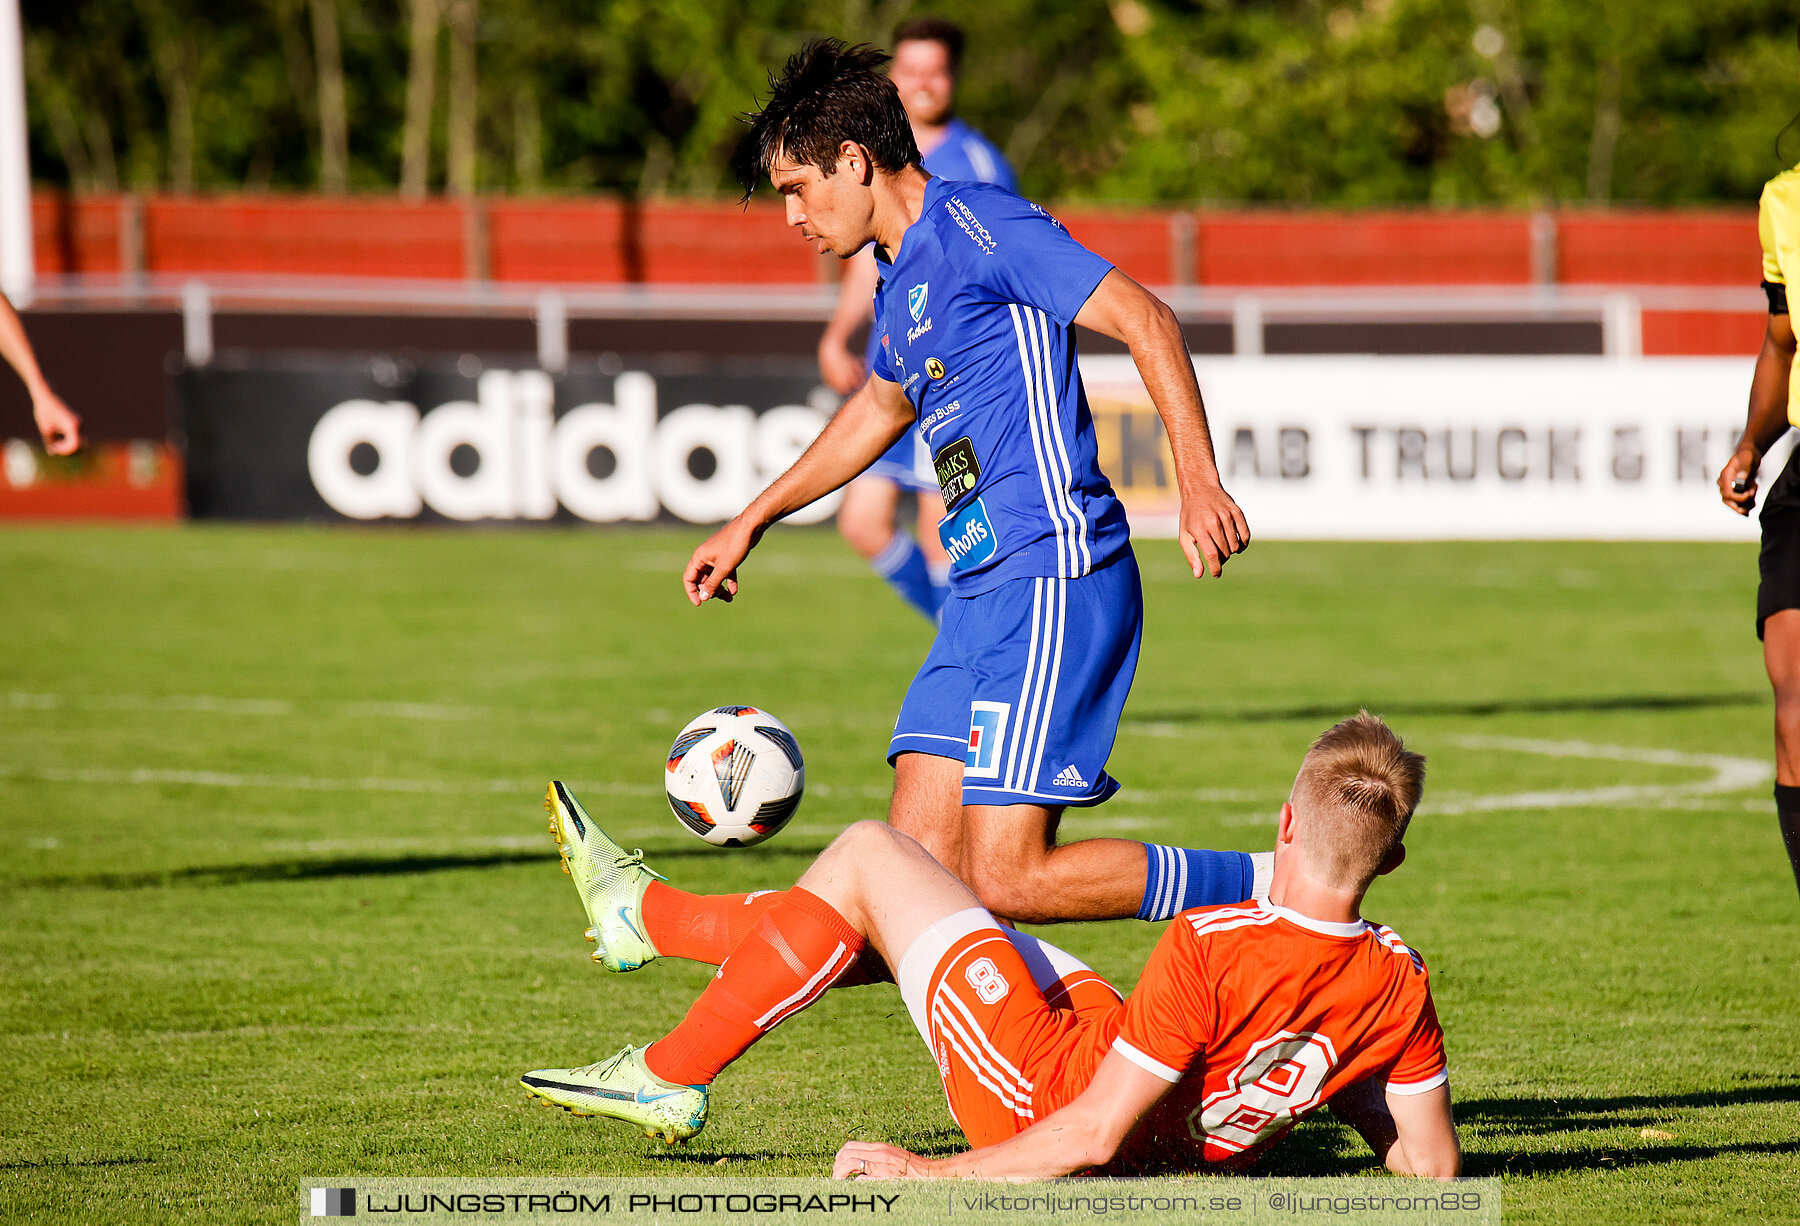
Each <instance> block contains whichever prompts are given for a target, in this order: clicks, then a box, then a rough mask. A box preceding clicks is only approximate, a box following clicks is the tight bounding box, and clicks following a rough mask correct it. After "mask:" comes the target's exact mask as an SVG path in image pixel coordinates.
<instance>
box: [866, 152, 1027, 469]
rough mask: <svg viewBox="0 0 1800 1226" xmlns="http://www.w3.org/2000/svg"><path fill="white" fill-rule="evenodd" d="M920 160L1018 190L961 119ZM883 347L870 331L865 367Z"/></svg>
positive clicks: (897, 455)
mask: <svg viewBox="0 0 1800 1226" xmlns="http://www.w3.org/2000/svg"><path fill="white" fill-rule="evenodd" d="M921 161H922V163H923V164H924V167H925V170H926V172H927V173H928V174H930V175H931V176H932V177H933V178H937V179H958V180H968V179H974V180H977V181H979V182H982V183H998V184H999V185H1000V186H1001V187H1004V188H1005V189H1006V190H1007V191H1009V192H1016V191H1018V190H1019V183H1018V180H1017V179H1015V178H1014V177H1013V168H1012V163H1010V162H1008V161H1007V160H1006V158H1005V157H1003V156H1002V155H1001V153H1000V151H999V150H998V149H996V148H994V145H993V142H991V141H990V140H988V138H987V137H985V136H983V135H982V134H981V133H979V132H977V131H976V130H975V129H974V128H971V127H970V126H969V125H968V124H966V123H964V122H963V121H962V120H960V119H952V120H951V121H950V122H949V124H947V125H946V126H945V128H944V139H943V140H941V141H939V142H938V143H937V144H935V145H933V146H932V147H931V152H930V153H927V154H926V155H925V156H924V157H923V158H922V159H921ZM880 345H881V329H879V328H872V329H870V331H869V340H868V343H867V344H865V345H864V346H863V365H864V366H866V367H868V368H869V369H871V370H872V369H874V366H875V350H876V349H877V348H879V347H880ZM907 445H908V442H907V440H906V439H901V440H900V442H898V443H896V444H894V449H893V450H890V451H889V452H888V454H887V455H885V456H883V457H882V459H884V460H885V459H889V458H890V457H892V458H893V460H894V462H895V463H900V462H902V456H901V452H900V450H899V449H900V448H902V447H905V446H907Z"/></svg>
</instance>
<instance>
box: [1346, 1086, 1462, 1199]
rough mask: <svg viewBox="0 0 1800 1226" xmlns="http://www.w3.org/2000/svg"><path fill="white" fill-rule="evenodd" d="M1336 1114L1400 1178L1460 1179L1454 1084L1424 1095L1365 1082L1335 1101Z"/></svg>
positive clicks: (1460, 1146)
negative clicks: (1452, 1103) (1387, 1090)
mask: <svg viewBox="0 0 1800 1226" xmlns="http://www.w3.org/2000/svg"><path fill="white" fill-rule="evenodd" d="M1331 1113H1332V1114H1333V1115H1335V1116H1337V1117H1338V1118H1339V1119H1341V1120H1343V1121H1344V1122H1345V1123H1346V1124H1349V1125H1350V1126H1351V1127H1352V1128H1354V1129H1356V1131H1357V1132H1359V1133H1361V1134H1362V1138H1363V1140H1365V1141H1367V1142H1368V1143H1369V1148H1370V1149H1372V1150H1374V1151H1375V1156H1376V1157H1378V1158H1380V1159H1381V1160H1382V1162H1383V1163H1384V1164H1385V1165H1386V1166H1387V1168H1388V1170H1390V1171H1392V1172H1394V1174H1396V1175H1417V1176H1419V1177H1421V1178H1425V1179H1454V1178H1456V1176H1457V1175H1458V1174H1460V1173H1461V1172H1462V1142H1461V1141H1460V1140H1458V1138H1457V1135H1456V1121H1455V1119H1453V1118H1452V1116H1451V1114H1450V1087H1449V1085H1448V1084H1445V1085H1441V1086H1438V1087H1437V1088H1436V1089H1432V1090H1427V1091H1425V1092H1424V1093H1423V1094H1388V1093H1384V1092H1383V1091H1382V1090H1381V1089H1380V1088H1379V1087H1378V1086H1376V1085H1375V1083H1374V1081H1373V1080H1369V1081H1359V1082H1357V1083H1356V1084H1355V1085H1353V1086H1350V1087H1349V1088H1347V1089H1345V1090H1342V1091H1340V1092H1339V1093H1338V1094H1336V1095H1334V1096H1333V1097H1332V1099H1331Z"/></svg>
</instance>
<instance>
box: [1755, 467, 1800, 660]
mask: <svg viewBox="0 0 1800 1226" xmlns="http://www.w3.org/2000/svg"><path fill="white" fill-rule="evenodd" d="M1757 569H1758V570H1759V571H1761V573H1762V582H1761V583H1759V584H1758V585H1757V588H1756V637H1757V638H1759V639H1760V638H1761V637H1762V636H1763V623H1764V622H1766V621H1768V620H1769V619H1770V618H1771V617H1773V616H1775V614H1777V613H1779V612H1781V611H1782V610H1783V609H1800V450H1796V451H1795V452H1794V453H1793V454H1792V455H1790V456H1789V457H1788V462H1787V467H1785V468H1783V469H1782V470H1781V475H1780V476H1779V477H1776V478H1775V481H1774V483H1773V484H1772V485H1770V486H1769V492H1768V494H1767V495H1766V496H1765V497H1764V498H1763V509H1762V555H1761V556H1760V557H1759V558H1758V559H1757Z"/></svg>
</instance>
